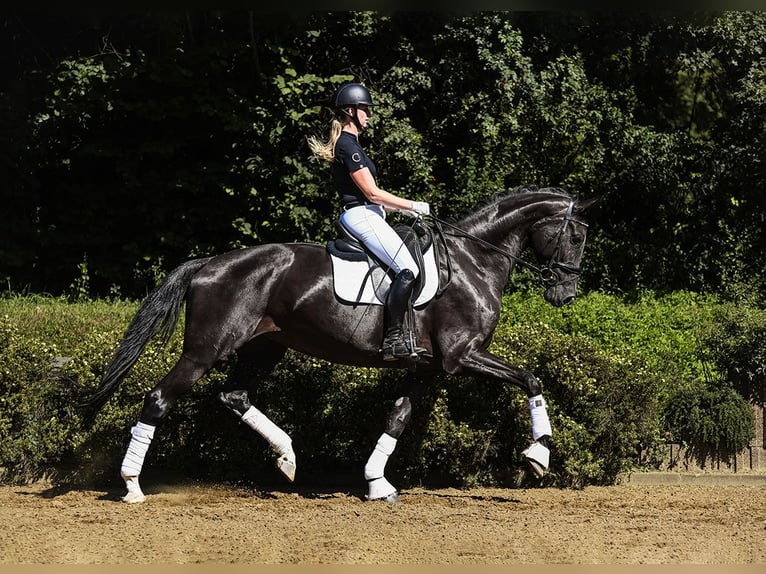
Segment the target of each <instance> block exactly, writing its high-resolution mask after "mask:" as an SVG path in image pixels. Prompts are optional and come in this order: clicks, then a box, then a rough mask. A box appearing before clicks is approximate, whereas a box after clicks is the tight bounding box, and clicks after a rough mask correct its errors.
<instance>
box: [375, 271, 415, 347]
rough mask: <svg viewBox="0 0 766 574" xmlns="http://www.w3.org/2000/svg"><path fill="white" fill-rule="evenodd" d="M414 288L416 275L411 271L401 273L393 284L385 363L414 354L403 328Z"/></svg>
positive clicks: (387, 319)
mask: <svg viewBox="0 0 766 574" xmlns="http://www.w3.org/2000/svg"><path fill="white" fill-rule="evenodd" d="M414 288H415V275H413V273H412V271H410V270H409V269H405V270H404V271H400V272H399V273H398V274H397V275H396V278H394V281H393V282H392V283H391V289H389V291H388V298H387V299H386V309H385V321H386V334H385V336H384V337H383V345H382V348H381V350H382V351H383V360H384V361H395V360H396V359H399V358H406V357H409V356H410V355H411V354H412V349H411V348H410V342H409V339H408V338H407V337H405V336H404V331H403V328H402V327H403V325H404V314H405V313H406V312H407V308H408V307H409V304H410V297H412V290H413V289H414Z"/></svg>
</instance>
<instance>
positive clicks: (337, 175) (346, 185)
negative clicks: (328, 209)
mask: <svg viewBox="0 0 766 574" xmlns="http://www.w3.org/2000/svg"><path fill="white" fill-rule="evenodd" d="M365 167H366V168H369V170H370V173H371V174H372V177H373V178H374V177H376V175H377V172H376V170H375V164H374V163H373V162H372V160H371V159H370V158H369V157H368V155H367V154H366V153H364V150H363V149H362V146H361V145H360V144H359V140H358V139H357V138H356V136H355V135H354V134H351V133H349V132H341V134H340V137H339V138H338V141H337V142H335V160H334V161H333V162H332V179H333V182H334V183H335V189H337V190H338V196H339V197H340V204H341V206H343V205H347V204H349V203H357V202H358V203H370V202H369V201H368V200H367V198H366V197H365V196H364V194H363V193H362V190H361V189H359V188H358V187H357V185H356V184H355V183H354V180H353V179H351V175H350V173H351V172H352V171H357V170H360V169H362V168H365Z"/></svg>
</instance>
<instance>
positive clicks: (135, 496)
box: [122, 492, 146, 504]
mask: <svg viewBox="0 0 766 574" xmlns="http://www.w3.org/2000/svg"><path fill="white" fill-rule="evenodd" d="M144 500H146V497H145V496H144V494H143V492H129V493H128V494H126V495H125V496H123V497H122V501H123V502H127V503H128V504H136V503H137V502H143V501H144Z"/></svg>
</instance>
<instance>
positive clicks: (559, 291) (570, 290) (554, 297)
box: [544, 281, 577, 307]
mask: <svg viewBox="0 0 766 574" xmlns="http://www.w3.org/2000/svg"><path fill="white" fill-rule="evenodd" d="M576 285H577V283H576V281H573V282H571V283H559V284H558V285H554V286H552V287H548V289H546V290H545V295H544V297H545V300H546V301H548V303H550V304H551V305H553V306H554V307H565V306H566V305H571V304H572V303H574V300H575V298H576V297H577V292H576Z"/></svg>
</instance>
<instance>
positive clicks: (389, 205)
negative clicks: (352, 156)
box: [350, 167, 413, 211]
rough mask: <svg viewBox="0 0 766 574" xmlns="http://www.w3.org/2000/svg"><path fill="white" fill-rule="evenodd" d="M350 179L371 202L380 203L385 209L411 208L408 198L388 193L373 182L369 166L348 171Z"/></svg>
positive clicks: (411, 203) (411, 204)
mask: <svg viewBox="0 0 766 574" xmlns="http://www.w3.org/2000/svg"><path fill="white" fill-rule="evenodd" d="M350 175H351V179H352V180H353V182H354V183H355V184H356V186H357V187H358V188H359V189H360V190H361V191H362V193H363V194H364V196H365V197H366V198H367V199H368V200H369V201H370V202H371V203H376V204H378V205H382V206H383V207H384V208H386V209H391V210H400V209H404V210H408V211H409V210H411V209H412V207H413V202H412V201H410V200H409V199H404V198H402V197H398V196H396V195H394V194H393V193H389V192H388V191H385V190H383V189H380V188H379V187H378V184H377V183H375V178H374V177H372V174H371V173H370V170H369V168H366V167H363V168H362V169H357V170H356V171H352V172H351V173H350Z"/></svg>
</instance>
